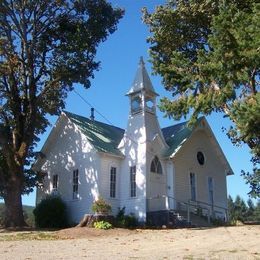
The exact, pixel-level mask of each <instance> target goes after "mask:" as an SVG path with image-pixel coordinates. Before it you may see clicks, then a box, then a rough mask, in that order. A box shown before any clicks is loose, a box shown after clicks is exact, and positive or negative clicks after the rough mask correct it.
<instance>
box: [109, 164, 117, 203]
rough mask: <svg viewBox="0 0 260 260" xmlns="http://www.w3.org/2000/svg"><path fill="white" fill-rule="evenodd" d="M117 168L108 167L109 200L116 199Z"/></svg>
mask: <svg viewBox="0 0 260 260" xmlns="http://www.w3.org/2000/svg"><path fill="white" fill-rule="evenodd" d="M116 173H117V168H116V167H114V166H111V167H110V190H109V193H110V198H113V199H114V198H116V175H117V174H116Z"/></svg>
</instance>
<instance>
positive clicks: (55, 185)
mask: <svg viewBox="0 0 260 260" xmlns="http://www.w3.org/2000/svg"><path fill="white" fill-rule="evenodd" d="M52 189H53V190H57V189H58V174H54V175H53V177H52Z"/></svg>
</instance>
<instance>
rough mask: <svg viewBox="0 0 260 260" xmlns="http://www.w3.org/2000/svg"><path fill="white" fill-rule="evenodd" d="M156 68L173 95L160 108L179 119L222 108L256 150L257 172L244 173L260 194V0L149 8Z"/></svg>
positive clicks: (179, 2) (234, 130) (193, 0)
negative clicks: (259, 0)
mask: <svg viewBox="0 0 260 260" xmlns="http://www.w3.org/2000/svg"><path fill="white" fill-rule="evenodd" d="M143 12H144V21H145V23H146V24H147V25H148V26H149V28H150V32H151V37H150V38H148V42H149V43H150V44H151V48H150V55H151V61H152V63H153V69H154V72H155V73H156V74H159V75H160V76H162V81H163V84H164V86H165V88H166V90H168V91H170V92H171V93H172V96H173V98H172V99H168V98H163V99H162V100H161V104H160V108H161V110H162V111H164V112H165V114H166V115H167V116H169V117H172V118H174V119H177V120H179V119H180V118H181V117H183V116H184V117H186V116H188V115H191V118H190V124H194V123H195V122H196V120H197V118H198V117H199V116H200V115H202V114H203V115H209V114H211V113H212V112H221V113H223V114H224V116H225V117H228V118H229V119H230V120H231V127H230V129H229V130H228V131H227V134H228V136H229V138H230V139H231V141H232V143H233V144H235V145H240V144H241V143H245V144H247V145H248V146H249V148H250V149H251V152H252V162H253V171H252V172H251V173H245V172H243V175H244V177H245V178H246V181H247V182H248V183H249V184H250V188H251V191H250V195H251V196H252V197H260V170H259V163H260V116H259V115H260V93H259V89H260V86H259V77H260V70H259V64H260V55H259V52H260V48H259V46H260V31H259V24H260V4H259V2H258V1H252V0H245V1H244V0H243V1H242V0H239V1H235V0H209V1H208V0H190V1H186V0H176V1H173V0H171V1H169V2H168V3H167V4H166V5H164V6H159V7H157V9H156V11H155V12H154V13H153V14H149V13H148V12H147V10H146V9H144V10H143Z"/></svg>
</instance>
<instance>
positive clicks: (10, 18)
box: [0, 0, 123, 225]
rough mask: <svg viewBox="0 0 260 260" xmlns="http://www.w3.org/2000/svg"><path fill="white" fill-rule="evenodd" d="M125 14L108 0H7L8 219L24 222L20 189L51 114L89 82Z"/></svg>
mask: <svg viewBox="0 0 260 260" xmlns="http://www.w3.org/2000/svg"><path fill="white" fill-rule="evenodd" d="M122 15H123V11H122V10H121V9H119V8H115V9H114V8H113V7H112V6H111V5H110V4H109V3H108V2H107V1H106V0H77V1H70V0H23V1H21V0H2V1H0V148H1V151H0V152H1V158H2V161H4V166H1V165H0V180H1V188H4V191H3V190H2V191H1V192H2V194H3V195H4V200H5V204H6V207H7V213H8V216H9V220H10V221H9V222H10V223H8V224H7V225H22V224H23V220H22V218H23V217H22V208H21V196H20V195H21V193H22V192H23V191H24V190H25V189H26V185H25V183H26V178H27V177H28V176H32V175H31V173H32V172H30V171H28V170H26V167H27V166H28V163H29V161H30V160H31V159H32V158H33V156H34V154H33V148H34V146H35V144H36V142H37V141H38V135H39V134H41V133H43V132H44V131H45V129H46V126H48V124H49V122H48V119H47V117H46V116H47V115H48V114H49V115H57V114H59V113H60V112H61V110H62V109H63V108H64V106H65V98H66V96H67V93H68V91H71V90H73V88H74V87H75V83H78V84H81V85H83V86H84V87H85V88H88V87H90V79H91V78H93V77H94V71H96V70H98V68H99V64H100V63H99V62H98V61H96V60H95V56H96V52H97V47H98V45H99V44H100V43H102V42H103V41H105V40H106V39H107V37H108V36H109V34H112V33H113V32H114V31H115V30H116V28H117V23H118V21H119V19H120V18H121V17H122ZM36 174H37V173H36ZM29 179H30V178H29ZM30 180H32V179H30ZM18 215H19V216H18ZM15 216H16V217H15Z"/></svg>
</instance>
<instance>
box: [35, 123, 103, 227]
mask: <svg viewBox="0 0 260 260" xmlns="http://www.w3.org/2000/svg"><path fill="white" fill-rule="evenodd" d="M57 127H58V128H59V129H63V130H62V131H61V132H60V133H59V135H57V133H56V136H55V138H53V140H51V145H49V146H48V150H47V151H45V155H46V156H47V157H46V159H45V162H44V163H43V165H42V167H41V169H42V170H43V171H46V172H47V173H48V176H47V177H46V180H45V184H44V193H45V194H46V193H50V192H51V190H52V184H51V182H52V176H53V174H58V176H59V183H58V193H59V194H60V195H61V197H62V199H63V200H64V201H65V202H66V204H67V206H68V211H69V215H70V221H71V222H75V223H77V222H79V221H80V219H81V218H82V217H83V215H84V214H86V213H90V212H91V205H92V203H93V201H94V200H95V199H97V197H98V193H99V191H98V186H99V183H100V180H99V172H100V158H99V155H98V154H97V153H96V152H95V150H94V149H93V148H92V147H91V145H90V144H89V142H88V140H87V139H86V137H85V136H84V135H82V134H81V132H80V131H78V130H77V129H76V128H75V126H74V124H71V123H69V122H68V121H67V119H66V118H64V119H63V120H61V122H60V123H59V125H58V126H57ZM76 169H78V170H79V198H78V199H76V200H73V197H72V196H73V195H72V178H73V170H76ZM42 195H43V194H42V192H40V191H39V192H38V194H37V201H39V200H40V199H41V197H42Z"/></svg>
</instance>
